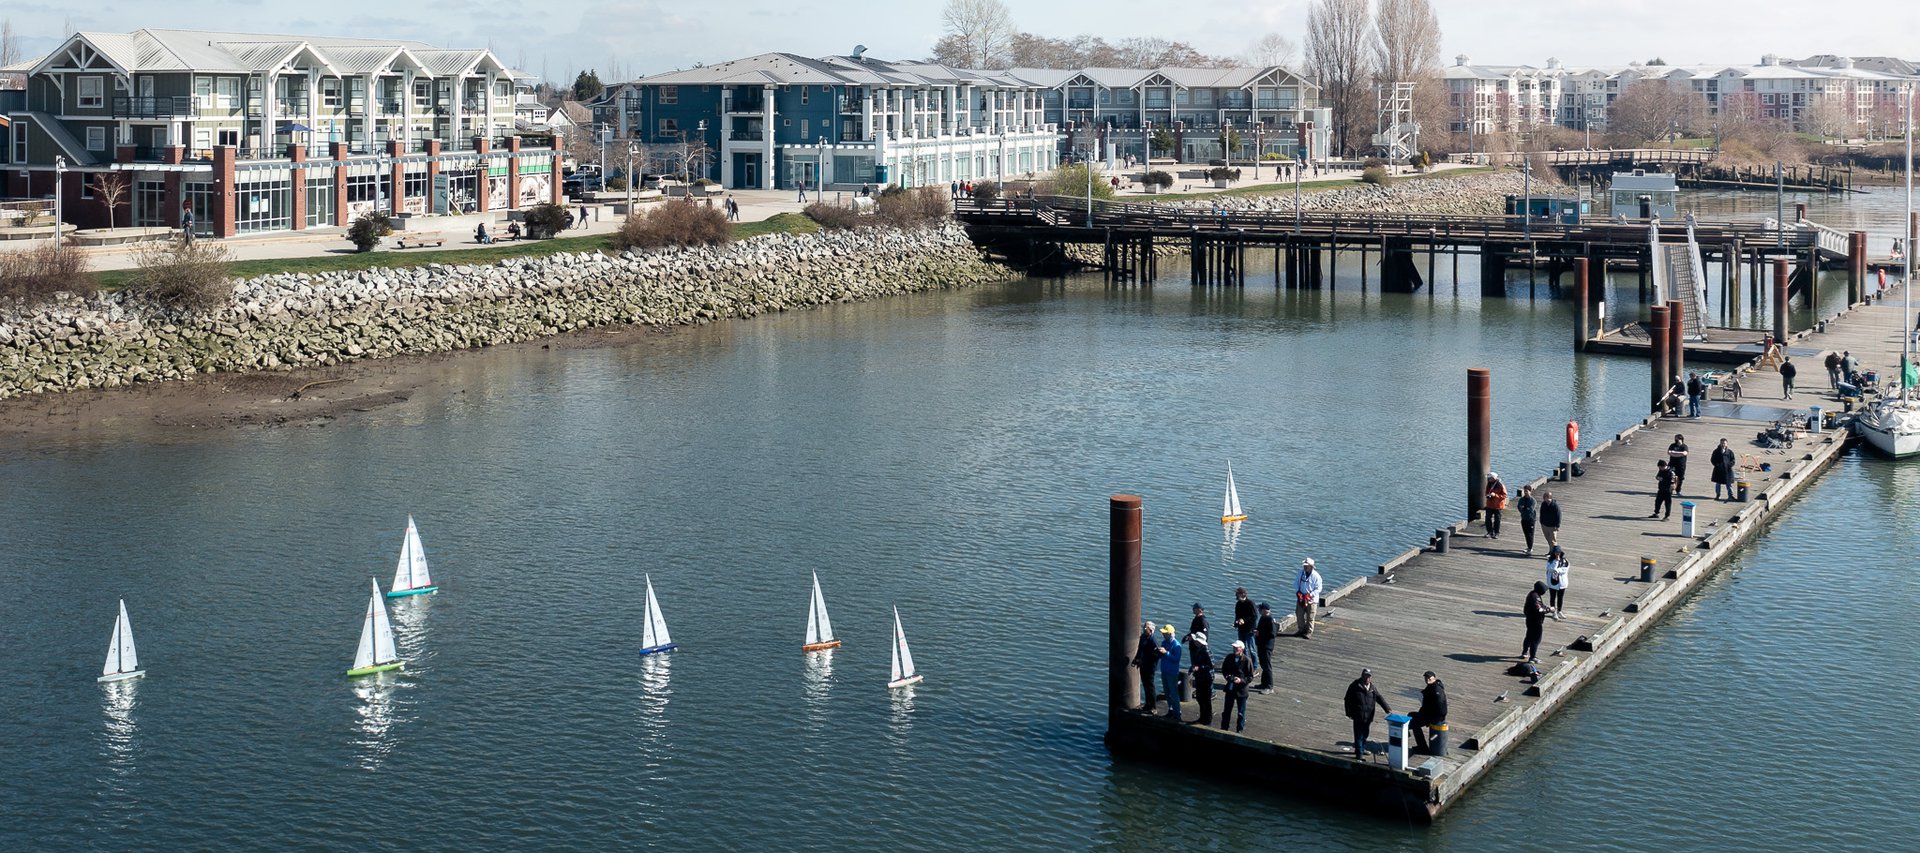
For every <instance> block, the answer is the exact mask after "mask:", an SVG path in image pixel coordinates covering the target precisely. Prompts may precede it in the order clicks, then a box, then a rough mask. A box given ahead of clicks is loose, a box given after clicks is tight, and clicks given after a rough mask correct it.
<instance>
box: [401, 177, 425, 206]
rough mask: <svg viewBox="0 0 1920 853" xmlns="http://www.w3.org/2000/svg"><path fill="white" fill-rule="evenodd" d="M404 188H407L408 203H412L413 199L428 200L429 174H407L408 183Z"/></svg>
mask: <svg viewBox="0 0 1920 853" xmlns="http://www.w3.org/2000/svg"><path fill="white" fill-rule="evenodd" d="M402 186H403V187H405V188H406V191H407V200H408V201H412V200H413V199H416V198H426V197H427V173H426V172H408V173H406V183H405V184H402Z"/></svg>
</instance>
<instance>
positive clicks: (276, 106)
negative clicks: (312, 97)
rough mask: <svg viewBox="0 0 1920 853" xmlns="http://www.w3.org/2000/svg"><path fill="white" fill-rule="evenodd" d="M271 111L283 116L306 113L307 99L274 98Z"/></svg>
mask: <svg viewBox="0 0 1920 853" xmlns="http://www.w3.org/2000/svg"><path fill="white" fill-rule="evenodd" d="M273 112H274V114H275V115H283V116H290V115H306V113H307V99H306V98H276V99H274V102H273Z"/></svg>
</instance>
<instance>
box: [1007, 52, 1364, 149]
mask: <svg viewBox="0 0 1920 853" xmlns="http://www.w3.org/2000/svg"><path fill="white" fill-rule="evenodd" d="M1008 73H1009V74H1012V75H1013V76H1015V77H1018V78H1020V79H1022V80H1025V81H1028V82H1030V83H1033V84H1035V85H1037V86H1040V87H1042V88H1043V89H1044V90H1045V94H1044V101H1043V102H1044V104H1045V117H1046V120H1047V122H1048V123H1050V124H1055V125H1059V126H1061V127H1062V128H1065V129H1066V133H1067V136H1066V137H1065V138H1064V143H1065V144H1066V146H1067V147H1069V148H1070V149H1078V150H1080V151H1082V152H1083V153H1091V154H1092V155H1093V156H1095V157H1097V158H1110V157H1113V156H1125V155H1132V156H1134V157H1136V158H1145V157H1146V154H1147V151H1146V141H1147V140H1148V139H1149V138H1150V137H1151V136H1155V135H1159V136H1160V137H1161V140H1162V142H1161V143H1160V144H1159V145H1156V146H1155V148H1154V152H1153V153H1154V156H1171V157H1175V158H1176V159H1180V160H1186V161H1205V160H1210V159H1214V158H1219V157H1222V156H1224V155H1225V154H1227V153H1228V152H1226V151H1225V150H1224V145H1225V141H1226V140H1228V139H1231V138H1235V137H1237V138H1238V139H1239V140H1240V144H1239V145H1238V146H1236V149H1235V151H1233V152H1231V153H1232V155H1233V156H1234V157H1239V158H1248V157H1253V156H1257V154H1256V149H1257V150H1258V153H1259V154H1267V155H1275V156H1278V157H1281V158H1284V159H1287V160H1292V159H1294V158H1295V157H1296V156H1297V155H1299V154H1300V153H1301V152H1302V151H1312V152H1325V151H1326V150H1327V145H1326V134H1327V127H1328V122H1327V121H1326V119H1325V117H1324V116H1322V115H1319V105H1320V87H1319V86H1317V85H1315V84H1314V83H1312V82H1311V81H1309V80H1307V79H1306V78H1304V77H1302V76H1300V75H1299V74H1297V73H1295V72H1293V71H1290V70H1288V69H1285V68H1281V67H1279V66H1267V67H1263V68H1255V67H1237V68H1081V69H1054V68H1015V69H1012V70H1011V71H1009V72H1008ZM1316 118H1317V122H1316ZM1316 127H1317V128H1319V129H1318V130H1314V128H1316ZM1230 129H1231V132H1229V130H1230ZM1156 130H1158V131H1162V132H1164V134H1156V133H1155V131H1156ZM1316 136H1318V138H1319V139H1318V143H1317V144H1316V142H1315V141H1314V139H1315V137H1316ZM1303 140H1304V142H1303ZM1162 146H1168V147H1170V148H1171V150H1162Z"/></svg>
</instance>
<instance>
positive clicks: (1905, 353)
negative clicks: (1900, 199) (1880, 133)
mask: <svg viewBox="0 0 1920 853" xmlns="http://www.w3.org/2000/svg"><path fill="white" fill-rule="evenodd" d="M1906 90H1907V93H1906V94H1907V216H1906V218H1905V219H1902V220H1901V221H1900V231H1901V234H1902V238H1901V241H1900V246H1901V248H1902V250H1903V252H1902V254H1901V257H1902V259H1903V260H1904V261H1905V263H1904V264H1902V265H1901V268H1900V272H1901V278H1902V284H1901V286H1900V399H1901V400H1910V399H1912V395H1913V389H1911V388H1908V387H1907V365H1909V364H1911V363H1912V361H1913V324H1912V319H1913V317H1912V315H1913V263H1914V257H1913V84H1912V83H1908V84H1907V85H1906Z"/></svg>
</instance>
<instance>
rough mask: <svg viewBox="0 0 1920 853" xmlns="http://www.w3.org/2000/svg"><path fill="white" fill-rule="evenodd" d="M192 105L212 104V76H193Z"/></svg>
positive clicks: (204, 106) (203, 105)
mask: <svg viewBox="0 0 1920 853" xmlns="http://www.w3.org/2000/svg"><path fill="white" fill-rule="evenodd" d="M193 105H194V106H196V107H200V108H203V109H204V108H207V107H211V106H213V78H212V77H195V78H193Z"/></svg>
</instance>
